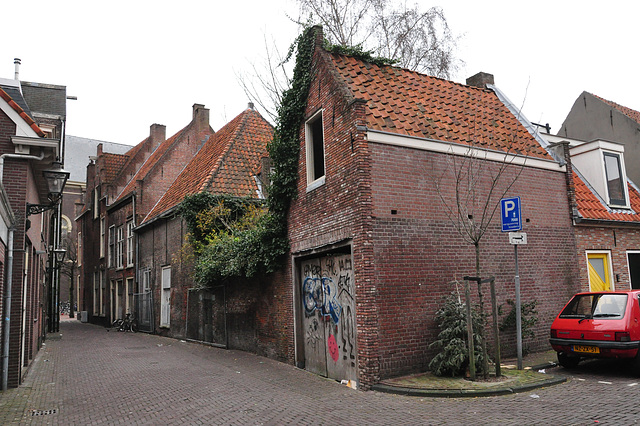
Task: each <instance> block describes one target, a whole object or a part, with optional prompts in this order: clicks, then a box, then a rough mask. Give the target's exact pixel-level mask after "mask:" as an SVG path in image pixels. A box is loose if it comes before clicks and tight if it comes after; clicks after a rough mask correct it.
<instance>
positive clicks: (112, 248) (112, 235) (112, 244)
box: [107, 225, 116, 268]
mask: <svg viewBox="0 0 640 426" xmlns="http://www.w3.org/2000/svg"><path fill="white" fill-rule="evenodd" d="M115 240H116V227H115V225H111V226H110V227H109V251H108V253H107V256H108V257H107V265H108V266H109V268H113V265H114V263H115V256H116V241H115Z"/></svg>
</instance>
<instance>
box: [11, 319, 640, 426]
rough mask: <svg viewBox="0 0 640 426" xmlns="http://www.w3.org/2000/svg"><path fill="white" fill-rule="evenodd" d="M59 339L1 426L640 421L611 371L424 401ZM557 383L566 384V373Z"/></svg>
mask: <svg viewBox="0 0 640 426" xmlns="http://www.w3.org/2000/svg"><path fill="white" fill-rule="evenodd" d="M60 330H61V334H62V338H60V339H51V338H50V339H48V340H47V343H46V346H44V347H43V348H42V350H41V351H40V353H39V355H38V358H37V359H36V361H35V362H34V366H33V367H32V370H31V372H30V373H29V375H28V377H27V380H26V381H25V383H24V384H23V385H22V386H21V387H20V388H18V389H10V390H8V391H6V392H4V393H2V394H0V397H1V400H0V423H1V424H3V425H8V424H15V425H17V424H65V425H85V424H91V425H98V424H110V425H111V424H127V425H131V424H250V425H262V424H266V425H281V424H331V425H337V424H340V425H345V424H518V425H530V424H562V425H574V424H575V425H587V424H589V425H591V424H595V423H598V424H611V425H613V424H615V425H621V424H634V423H638V422H640V408H638V404H637V400H638V396H639V395H638V394H639V392H640V385H639V384H640V380H639V379H637V378H634V377H631V376H630V375H628V374H626V373H625V372H624V371H622V369H621V368H620V367H619V366H616V365H611V364H607V365H604V366H602V365H600V366H598V365H596V364H594V365H591V364H587V365H586V366H585V368H582V369H579V370H577V371H576V372H575V373H574V374H573V375H572V377H570V379H569V380H568V381H567V383H565V384H561V385H557V386H551V387H548V388H543V389H536V390H535V391H531V392H525V393H521V394H514V395H509V396H498V397H488V398H464V399H443V398H416V397H405V396H397V395H391V394H385V393H378V392H362V391H355V390H352V389H349V388H347V387H346V386H343V385H340V384H338V383H336V382H334V381H330V380H326V379H323V378H321V377H318V376H316V375H313V374H309V373H307V372H305V371H303V370H299V369H296V368H294V367H293V366H290V365H287V364H283V363H279V362H276V361H273V360H269V359H266V358H261V357H258V356H255V355H251V354H248V353H244V352H237V351H229V350H222V349H217V348H213V347H208V346H203V345H199V344H194V343H188V342H183V341H179V340H173V339H167V338H162V337H158V336H153V335H147V334H143V333H135V334H133V333H118V332H108V331H107V330H106V329H104V328H102V327H98V326H95V325H90V324H82V323H80V322H79V321H76V320H71V321H64V322H62V323H61V327H60ZM596 368H598V370H596ZM596 371H600V372H599V373H596ZM553 373H554V374H567V372H566V371H565V370H563V369H562V368H560V367H557V368H554V369H553Z"/></svg>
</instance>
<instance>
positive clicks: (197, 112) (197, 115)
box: [193, 104, 209, 133]
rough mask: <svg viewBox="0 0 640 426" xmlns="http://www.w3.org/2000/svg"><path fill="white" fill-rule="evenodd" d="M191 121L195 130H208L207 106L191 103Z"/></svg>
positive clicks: (199, 131)
mask: <svg viewBox="0 0 640 426" xmlns="http://www.w3.org/2000/svg"><path fill="white" fill-rule="evenodd" d="M193 122H194V124H195V125H196V132H198V133H201V132H207V131H209V108H205V107H204V105H202V104H193Z"/></svg>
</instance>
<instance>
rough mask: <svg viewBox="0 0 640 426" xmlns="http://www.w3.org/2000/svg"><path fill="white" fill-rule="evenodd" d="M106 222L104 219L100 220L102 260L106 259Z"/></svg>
mask: <svg viewBox="0 0 640 426" xmlns="http://www.w3.org/2000/svg"><path fill="white" fill-rule="evenodd" d="M106 226H107V225H106V220H105V218H104V217H101V218H100V259H103V258H104V246H105V233H106V232H107V228H106Z"/></svg>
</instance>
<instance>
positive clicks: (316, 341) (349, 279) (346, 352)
mask: <svg viewBox="0 0 640 426" xmlns="http://www.w3.org/2000/svg"><path fill="white" fill-rule="evenodd" d="M301 266H302V268H301V272H302V276H301V283H302V291H301V296H302V297H301V299H302V300H301V301H302V305H303V314H304V320H303V324H304V327H305V347H306V351H305V353H306V356H305V358H306V365H307V369H309V370H310V371H314V372H317V373H318V374H323V375H327V376H328V377H332V378H336V379H344V378H348V379H355V378H356V332H355V330H356V322H355V288H354V286H355V285H354V281H353V267H352V263H351V256H350V255H336V256H327V257H323V258H320V259H314V260H310V261H306V262H303V263H302V264H301Z"/></svg>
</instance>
